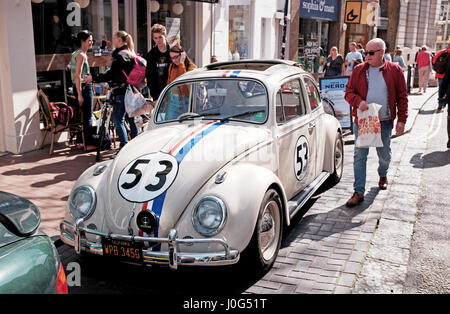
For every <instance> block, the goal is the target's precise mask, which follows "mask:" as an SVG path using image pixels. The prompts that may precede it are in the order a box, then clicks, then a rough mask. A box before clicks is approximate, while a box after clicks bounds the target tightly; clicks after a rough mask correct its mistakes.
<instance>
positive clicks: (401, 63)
mask: <svg viewBox="0 0 450 314" xmlns="http://www.w3.org/2000/svg"><path fill="white" fill-rule="evenodd" d="M402 54H403V51H402V50H401V49H396V50H395V56H394V60H393V61H392V62H394V63H396V64H398V65H399V66H400V67H401V68H402V70H405V68H406V64H405V59H403V56H402Z"/></svg>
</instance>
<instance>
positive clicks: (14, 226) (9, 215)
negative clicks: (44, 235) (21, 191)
mask: <svg viewBox="0 0 450 314" xmlns="http://www.w3.org/2000/svg"><path fill="white" fill-rule="evenodd" d="M40 223H41V215H40V213H39V210H38V209H37V207H36V206H35V205H34V204H33V203H31V202H30V201H28V200H26V199H24V198H22V197H20V196H17V195H14V194H10V193H6V192H2V191H0V225H2V226H3V227H5V228H6V229H7V230H6V231H8V232H6V231H2V230H1V229H3V228H1V229H0V247H2V246H3V245H6V244H8V243H11V242H14V241H16V240H17V238H21V237H27V236H29V235H32V234H33V233H34V232H35V231H36V230H37V228H38V227H39V224H40Z"/></svg>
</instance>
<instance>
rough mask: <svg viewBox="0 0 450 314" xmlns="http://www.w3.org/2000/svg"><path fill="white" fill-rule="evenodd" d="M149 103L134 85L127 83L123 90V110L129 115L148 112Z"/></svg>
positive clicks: (133, 115)
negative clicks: (124, 90)
mask: <svg viewBox="0 0 450 314" xmlns="http://www.w3.org/2000/svg"><path fill="white" fill-rule="evenodd" d="M150 107H151V106H150V104H149V103H147V101H146V100H145V98H144V96H143V95H142V94H141V93H140V92H139V91H138V90H137V88H136V87H134V86H132V85H128V87H127V91H126V92H125V111H126V112H127V114H128V116H129V117H135V116H138V115H141V114H144V113H149V112H150Z"/></svg>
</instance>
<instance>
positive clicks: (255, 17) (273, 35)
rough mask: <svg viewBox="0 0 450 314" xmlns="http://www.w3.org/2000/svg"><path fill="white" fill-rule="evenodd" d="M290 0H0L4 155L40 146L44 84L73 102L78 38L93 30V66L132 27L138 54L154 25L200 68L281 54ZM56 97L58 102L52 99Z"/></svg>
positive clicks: (98, 66)
mask: <svg viewBox="0 0 450 314" xmlns="http://www.w3.org/2000/svg"><path fill="white" fill-rule="evenodd" d="M284 4H285V0H269V1H268V0H192V1H189V0H131V1H130V0H75V1H72V0H8V1H0V37H1V38H2V39H3V38H5V39H6V40H5V41H4V44H3V45H2V47H0V70H1V71H0V152H11V153H15V154H19V153H23V152H27V151H31V150H35V149H39V147H40V144H41V140H42V134H41V133H42V132H41V121H40V115H39V104H38V102H37V99H36V93H37V89H38V88H46V89H47V91H48V93H49V94H50V95H49V98H50V101H64V100H66V99H67V97H66V93H67V89H68V88H69V87H70V86H71V82H70V76H68V75H67V73H68V71H67V65H68V63H69V60H70V56H71V52H72V51H74V49H76V47H74V37H75V36H76V34H77V33H78V32H79V31H80V30H83V29H88V30H90V31H92V32H93V34H94V39H95V44H94V48H93V52H92V53H91V54H90V60H89V61H90V65H91V67H94V70H98V71H102V70H104V69H105V67H106V66H108V65H109V64H110V62H111V60H110V58H108V56H109V54H110V53H111V50H112V48H111V46H110V45H111V41H112V35H113V34H114V32H116V31H117V30H126V31H127V32H128V33H130V34H131V35H132V36H133V39H134V41H135V45H136V47H135V48H136V49H135V50H136V51H137V52H138V53H140V54H141V55H142V54H145V53H146V52H147V51H148V50H149V49H150V48H151V46H152V39H151V35H150V28H151V25H153V24H155V23H160V24H163V25H165V26H166V27H167V29H168V33H169V34H168V35H169V37H175V36H178V37H180V38H181V41H182V45H183V46H184V48H185V49H186V51H187V52H188V54H189V55H190V56H191V58H192V59H193V60H194V62H195V63H196V64H197V65H198V66H203V65H206V64H208V63H209V62H210V58H211V56H212V55H216V56H217V58H218V60H219V61H226V60H236V59H246V58H279V57H280V53H281V37H282V23H281V22H282V20H283V18H284V14H283V9H284ZM52 97H53V99H52Z"/></svg>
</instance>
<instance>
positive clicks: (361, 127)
mask: <svg viewBox="0 0 450 314" xmlns="http://www.w3.org/2000/svg"><path fill="white" fill-rule="evenodd" d="M368 106H369V109H367V110H366V111H361V110H359V109H358V110H357V114H358V138H357V139H356V143H355V146H356V147H358V148H367V147H383V141H382V140H381V123H380V120H379V118H378V111H379V110H380V108H381V105H379V104H375V103H371V104H368Z"/></svg>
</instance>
